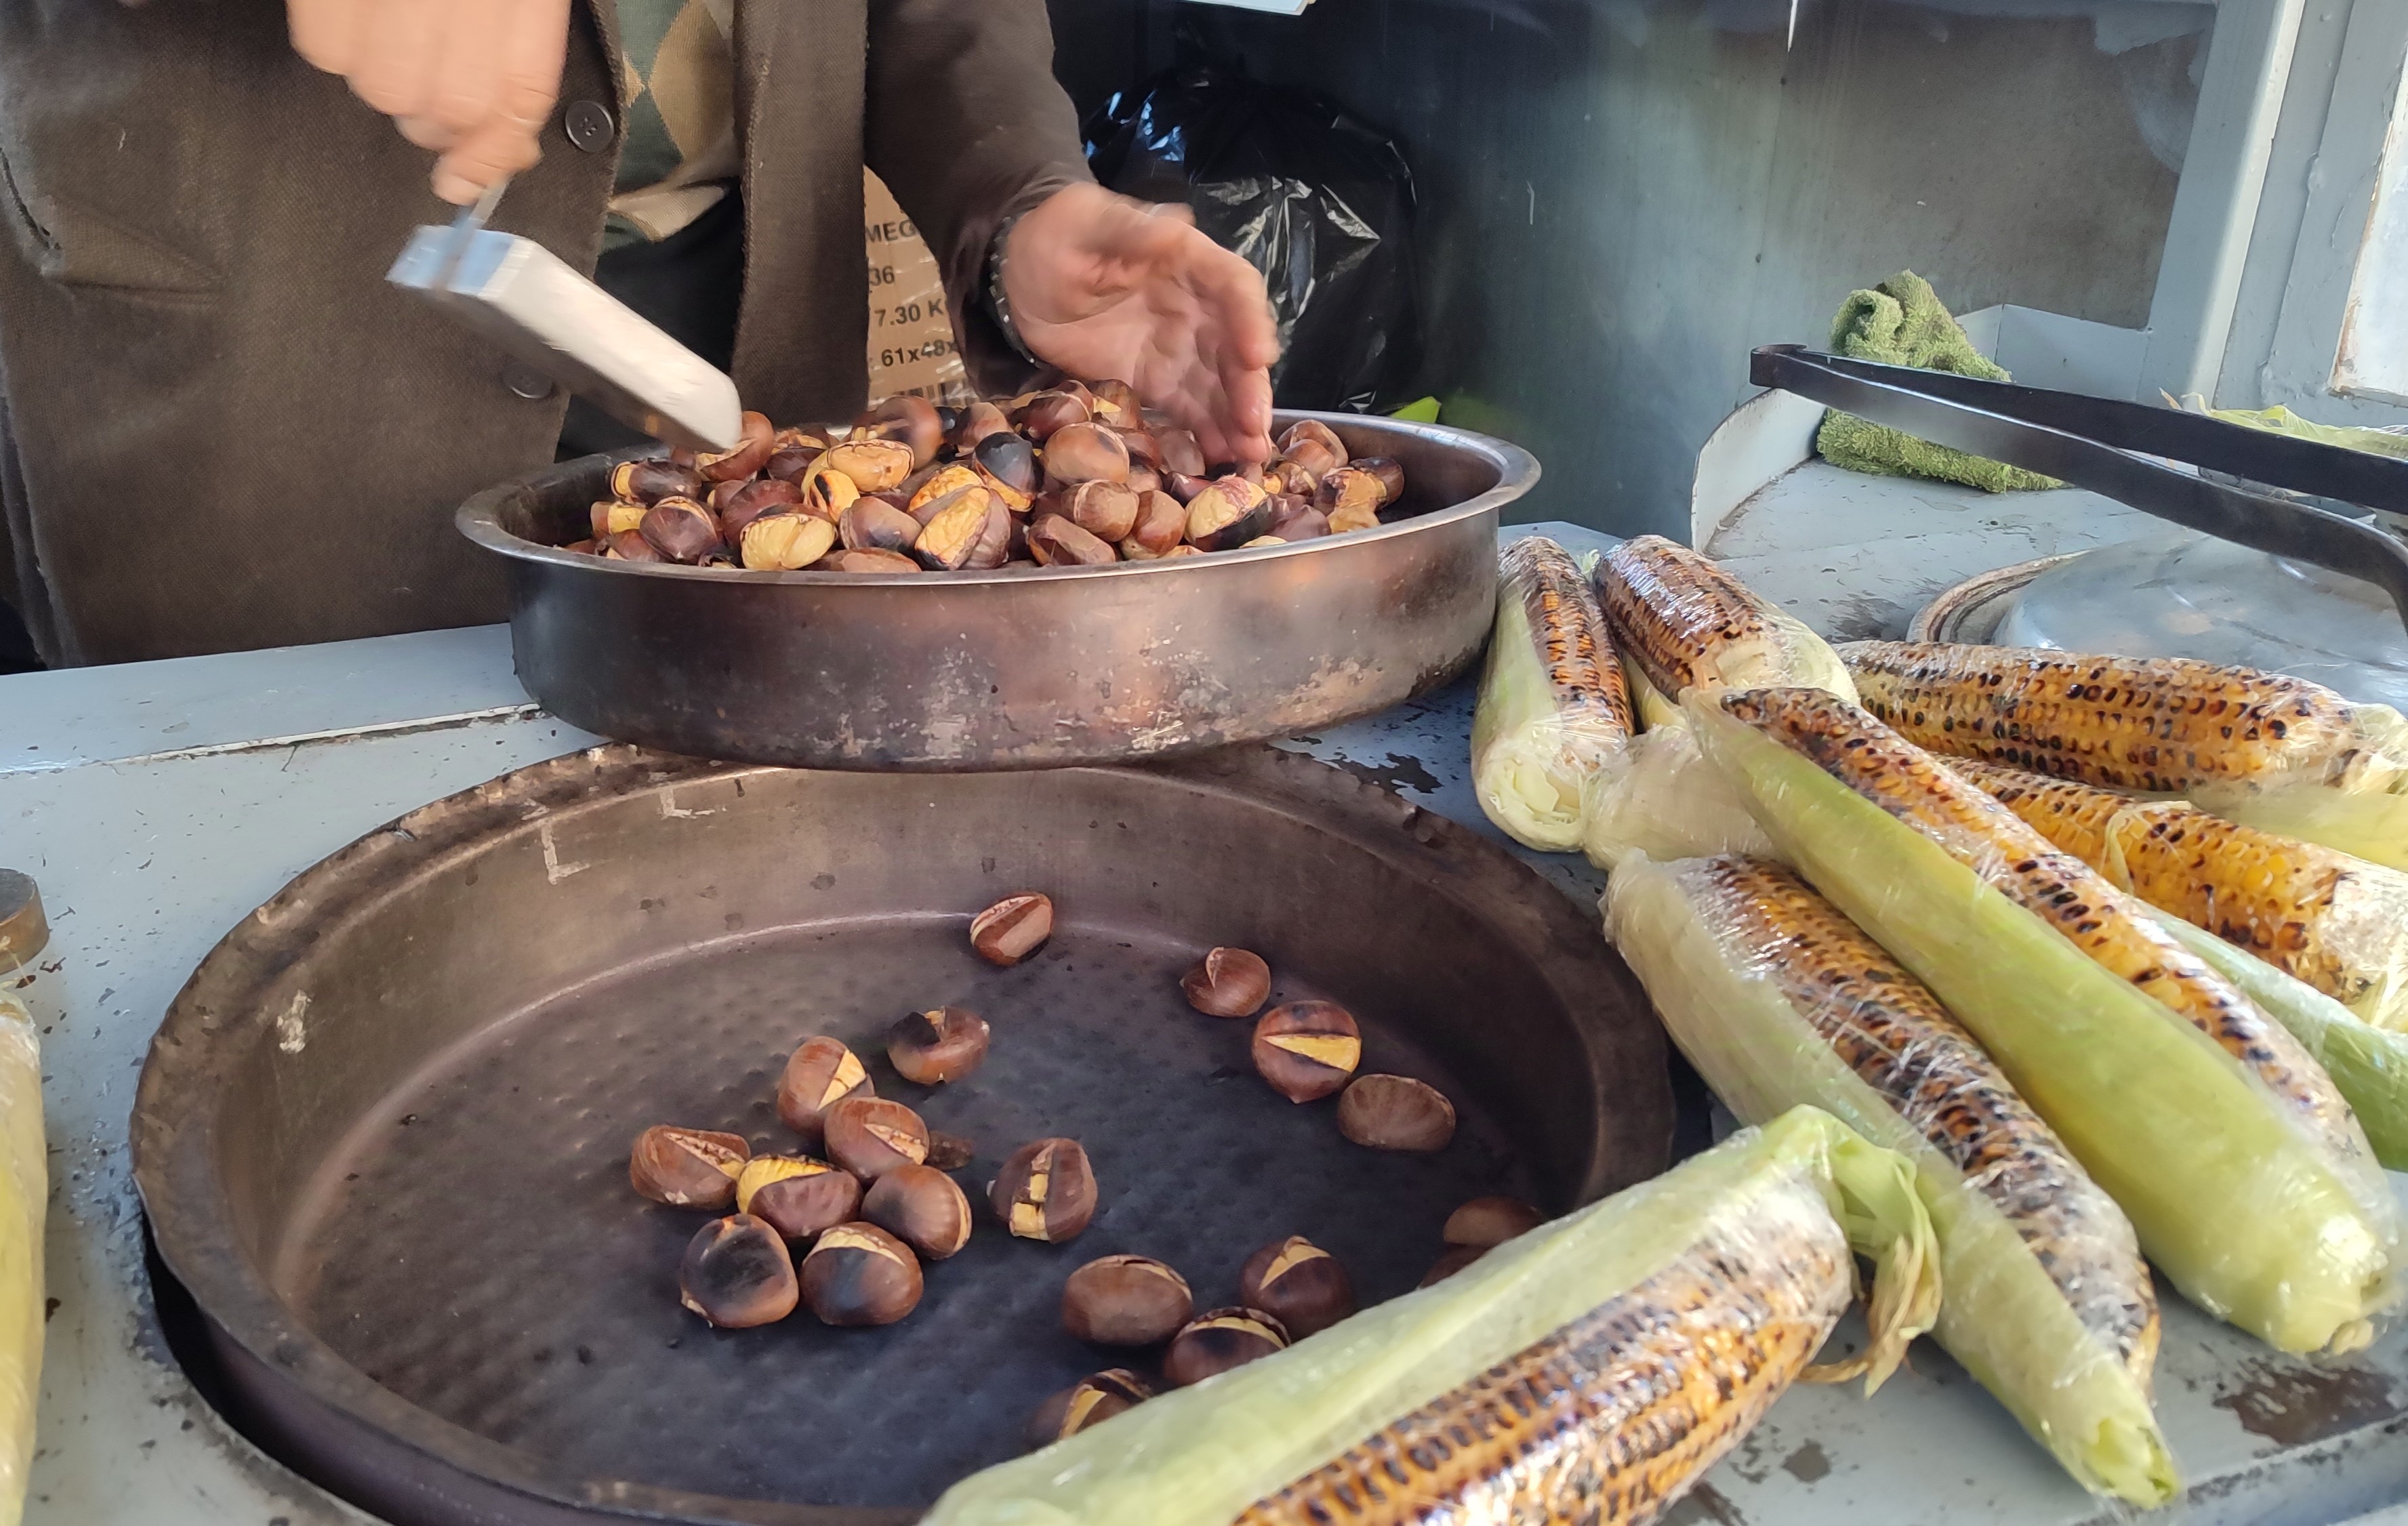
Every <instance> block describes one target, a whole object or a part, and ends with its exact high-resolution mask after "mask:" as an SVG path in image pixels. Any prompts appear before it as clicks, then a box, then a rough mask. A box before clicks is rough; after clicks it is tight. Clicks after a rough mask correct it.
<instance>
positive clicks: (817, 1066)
mask: <svg viewBox="0 0 2408 1526" xmlns="http://www.w3.org/2000/svg"><path fill="white" fill-rule="evenodd" d="M877 1094H878V1093H877V1091H876V1090H875V1089H874V1088H873V1087H871V1085H870V1084H869V1072H868V1071H867V1070H866V1069H864V1068H863V1067H862V1063H861V1060H860V1057H859V1056H857V1055H855V1054H854V1053H853V1051H852V1050H851V1049H848V1048H845V1047H844V1045H843V1044H841V1043H840V1042H839V1041H838V1040H836V1039H833V1038H828V1037H825V1036H821V1037H816V1038H807V1039H805V1040H803V1042H802V1044H801V1045H800V1047H798V1048H796V1050H795V1052H794V1054H793V1055H792V1056H791V1057H789V1058H788V1060H787V1061H786V1069H785V1073H784V1074H783V1075H781V1076H780V1077H778V1119H779V1121H781V1122H782V1123H783V1124H785V1125H786V1127H788V1128H790V1129H792V1130H794V1131H795V1132H796V1134H801V1135H802V1136H803V1137H804V1138H806V1139H809V1140H810V1141H811V1142H812V1143H813V1144H817V1143H819V1141H820V1140H821V1139H822V1138H823V1137H824V1128H825V1124H826V1117H827V1110H828V1109H829V1108H831V1107H833V1106H835V1105H837V1104H838V1103H840V1102H842V1101H844V1100H845V1099H846V1098H847V1097H871V1096H876V1095H877Z"/></svg>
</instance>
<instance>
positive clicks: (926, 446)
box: [853, 392, 945, 470]
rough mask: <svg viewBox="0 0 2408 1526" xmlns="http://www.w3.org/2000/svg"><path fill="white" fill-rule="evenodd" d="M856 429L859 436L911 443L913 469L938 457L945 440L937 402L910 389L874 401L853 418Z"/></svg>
mask: <svg viewBox="0 0 2408 1526" xmlns="http://www.w3.org/2000/svg"><path fill="white" fill-rule="evenodd" d="M853 436H854V438H856V439H886V440H894V441H896V442H897V443H898V444H902V445H908V446H910V448H911V464H912V467H913V469H914V470H916V469H918V468H919V467H922V466H925V465H926V464H928V463H930V462H932V461H934V460H936V459H937V452H938V451H939V450H940V449H943V448H944V444H945V426H944V424H943V422H942V421H940V420H939V418H938V417H937V406H936V405H935V404H934V403H931V402H929V401H928V400H927V399H926V398H925V397H915V396H913V395H912V394H911V393H910V392H896V394H895V395H894V396H892V397H889V398H887V399H886V400H885V401H884V402H882V403H877V404H873V405H872V406H870V408H869V410H868V411H867V412H866V413H864V414H863V415H862V416H861V417H860V418H858V419H856V420H854V421H853Z"/></svg>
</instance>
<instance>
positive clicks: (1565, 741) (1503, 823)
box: [1471, 535, 1631, 852]
mask: <svg viewBox="0 0 2408 1526" xmlns="http://www.w3.org/2000/svg"><path fill="white" fill-rule="evenodd" d="M1630 733H1631V722H1630V696H1629V692H1628V691H1627V689H1626V688H1625V686H1624V683H1623V676H1622V663H1621V662H1620V661H1619V660H1618V659H1617V658H1616V656H1615V655H1614V650H1613V642H1612V640H1611V639H1610V638H1609V637H1608V636H1607V635H1606V633H1605V617H1604V615H1603V614H1602V613H1600V612H1599V611H1598V606H1597V598H1596V595H1595V594H1593V593H1592V592H1590V591H1589V586H1588V579H1587V578H1584V577H1582V576H1581V571H1580V568H1579V567H1578V566H1576V565H1574V564H1573V563H1572V559H1571V557H1570V555H1569V554H1567V553H1566V552H1565V550H1564V549H1563V548H1562V547H1561V546H1559V545H1557V544H1556V543H1555V542H1554V541H1552V540H1548V539H1546V538H1545V537H1543V536H1537V535H1534V536H1531V537H1529V538H1528V539H1526V540H1518V541H1515V542H1514V543H1513V544H1512V545H1511V546H1509V547H1507V548H1506V549H1505V551H1504V554H1503V555H1502V556H1500V557H1499V558H1498V591H1497V626H1496V630H1495V631H1494V632H1493V633H1492V634H1491V635H1490V638H1489V643H1488V665H1487V671H1486V672H1485V674H1484V676H1483V677H1482V679H1481V684H1480V703H1479V707H1478V708H1477V709H1476V710H1475V711H1474V712H1473V715H1472V720H1471V777H1472V784H1473V787H1474V789H1475V791H1476V792H1478V794H1479V796H1480V808H1481V809H1482V810H1483V811H1484V812H1485V813H1486V814H1487V817H1488V819H1489V820H1491V821H1494V822H1495V823H1497V825H1498V827H1500V828H1502V829H1503V830H1504V831H1506V832H1508V833H1511V834H1512V835H1513V836H1514V837H1515V838H1516V839H1517V840H1519V841H1521V842H1523V843H1526V844H1527V845H1529V846H1530V847H1532V848H1536V849H1543V850H1546V851H1550V852H1560V851H1562V850H1563V849H1570V848H1576V847H1578V846H1579V844H1580V834H1581V822H1582V819H1583V809H1584V806H1583V803H1584V799H1585V797H1586V792H1587V790H1588V786H1589V781H1590V780H1591V779H1592V778H1594V777H1596V776H1598V774H1600V773H1603V772H1605V771H1607V770H1610V769H1613V768H1614V767H1616V766H1618V765H1619V764H1620V763H1621V762H1622V760H1623V756H1624V753H1625V750H1626V749H1627V748H1628V746H1629V743H1630Z"/></svg>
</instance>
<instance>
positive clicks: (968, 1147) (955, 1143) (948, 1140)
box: [928, 1129, 978, 1171]
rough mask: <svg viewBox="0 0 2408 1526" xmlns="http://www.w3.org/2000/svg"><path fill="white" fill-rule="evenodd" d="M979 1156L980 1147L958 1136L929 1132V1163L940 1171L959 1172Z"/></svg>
mask: <svg viewBox="0 0 2408 1526" xmlns="http://www.w3.org/2000/svg"><path fill="white" fill-rule="evenodd" d="M977 1155H978V1147H977V1146H976V1145H973V1144H971V1143H970V1142H969V1141H968V1140H967V1139H965V1138H963V1137H962V1136H961V1135H960V1134H947V1133H946V1132H945V1131H944V1130H942V1129H930V1130H929V1131H928V1163H929V1164H930V1165H932V1166H935V1167H936V1168H937V1169H938V1170H939V1171H959V1170H960V1169H961V1168H962V1167H964V1166H966V1165H968V1164H969V1163H970V1162H971V1160H973V1159H974V1158H975V1157H976V1156H977Z"/></svg>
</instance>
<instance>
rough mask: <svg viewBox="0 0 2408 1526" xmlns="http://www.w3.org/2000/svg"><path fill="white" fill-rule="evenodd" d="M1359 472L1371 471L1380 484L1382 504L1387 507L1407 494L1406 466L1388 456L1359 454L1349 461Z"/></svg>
mask: <svg viewBox="0 0 2408 1526" xmlns="http://www.w3.org/2000/svg"><path fill="white" fill-rule="evenodd" d="M1347 464H1348V465H1350V466H1352V467H1354V468H1355V470H1356V471H1358V472H1369V473H1370V474H1371V476H1372V477H1373V478H1376V479H1377V480H1378V482H1379V484H1380V506H1381V507H1382V508H1386V507H1388V506H1390V505H1392V504H1394V503H1395V502H1396V501H1397V500H1398V499H1399V498H1402V497H1403V496H1404V495H1405V468H1404V465H1403V464H1402V463H1400V462H1397V461H1393V460H1391V459H1389V458H1388V457H1386V456H1358V457H1356V458H1355V460H1353V461H1351V462H1349V463H1347Z"/></svg>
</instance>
